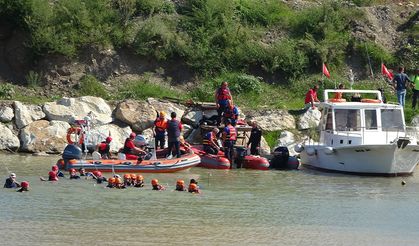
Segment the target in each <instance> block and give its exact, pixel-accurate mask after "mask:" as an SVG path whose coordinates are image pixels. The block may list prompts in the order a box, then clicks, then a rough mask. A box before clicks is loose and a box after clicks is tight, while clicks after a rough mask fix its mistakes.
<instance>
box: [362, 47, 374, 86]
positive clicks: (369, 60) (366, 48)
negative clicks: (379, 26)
mask: <svg viewBox="0 0 419 246" xmlns="http://www.w3.org/2000/svg"><path fill="white" fill-rule="evenodd" d="M364 44H365V50H366V52H367V57H368V64H369V66H370V73H371V79H372V78H374V72H373V71H372V66H371V58H370V54H369V53H368V46H367V43H366V42H364Z"/></svg>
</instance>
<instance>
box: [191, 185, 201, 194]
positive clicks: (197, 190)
mask: <svg viewBox="0 0 419 246" xmlns="http://www.w3.org/2000/svg"><path fill="white" fill-rule="evenodd" d="M188 192H191V193H198V194H199V193H201V191H200V190H199V187H198V185H197V184H189V188H188Z"/></svg>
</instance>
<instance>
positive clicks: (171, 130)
mask: <svg viewBox="0 0 419 246" xmlns="http://www.w3.org/2000/svg"><path fill="white" fill-rule="evenodd" d="M170 117H171V118H172V119H171V120H169V121H168V122H167V142H168V145H169V156H170V155H171V156H176V158H180V135H181V133H182V129H183V126H182V123H181V122H180V121H178V120H177V119H176V112H172V113H171V114H170ZM173 149H175V151H173Z"/></svg>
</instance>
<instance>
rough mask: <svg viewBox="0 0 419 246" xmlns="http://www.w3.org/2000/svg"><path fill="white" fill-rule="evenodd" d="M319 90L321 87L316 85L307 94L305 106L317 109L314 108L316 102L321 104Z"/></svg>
mask: <svg viewBox="0 0 419 246" xmlns="http://www.w3.org/2000/svg"><path fill="white" fill-rule="evenodd" d="M318 90H319V86H318V85H315V86H313V88H311V89H310V90H308V92H307V93H306V98H305V100H304V104H305V106H306V108H309V107H311V108H315V107H316V106H314V103H315V102H320V100H319V99H318V98H317V91H318Z"/></svg>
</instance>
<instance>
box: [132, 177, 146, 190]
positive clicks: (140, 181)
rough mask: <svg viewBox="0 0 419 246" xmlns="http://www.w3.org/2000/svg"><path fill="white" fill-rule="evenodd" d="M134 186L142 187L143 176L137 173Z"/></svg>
mask: <svg viewBox="0 0 419 246" xmlns="http://www.w3.org/2000/svg"><path fill="white" fill-rule="evenodd" d="M134 187H137V188H141V187H144V178H143V176H141V175H137V178H136V179H135V185H134Z"/></svg>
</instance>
